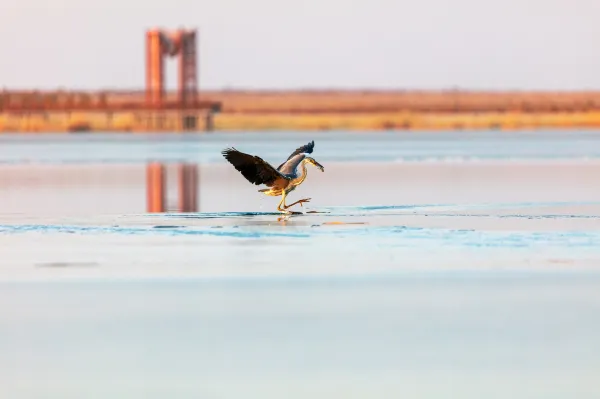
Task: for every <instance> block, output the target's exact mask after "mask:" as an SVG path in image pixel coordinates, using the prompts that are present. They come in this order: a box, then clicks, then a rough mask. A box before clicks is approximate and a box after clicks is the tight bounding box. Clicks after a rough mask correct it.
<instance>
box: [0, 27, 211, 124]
mask: <svg viewBox="0 0 600 399" xmlns="http://www.w3.org/2000/svg"><path fill="white" fill-rule="evenodd" d="M145 39H146V62H145V66H146V79H145V88H144V89H143V90H139V91H133V92H131V91H130V92H125V91H95V92H93V91H89V92H75V91H62V90H61V91H54V92H52V91H2V92H0V113H4V114H10V115H14V116H16V117H25V118H26V117H29V116H31V115H33V114H42V115H47V114H48V113H55V114H63V115H67V116H68V115H70V114H72V113H75V112H85V113H94V114H104V115H107V116H108V117H109V119H110V117H111V116H112V115H113V114H115V113H123V112H129V113H132V114H134V115H135V118H136V120H138V121H140V122H139V124H140V129H141V130H165V129H166V130H168V129H170V128H169V126H173V123H165V121H166V120H167V119H168V120H170V121H173V120H178V121H180V122H178V123H176V125H177V126H179V127H178V128H177V129H176V130H196V129H197V121H198V119H199V118H203V119H205V122H206V123H205V125H206V127H207V129H211V128H212V123H211V121H212V114H214V113H217V112H219V111H220V110H221V103H220V102H217V101H210V100H200V99H199V96H198V70H197V69H198V55H197V44H198V43H197V32H196V30H195V29H191V30H187V29H178V30H175V31H166V30H161V29H150V30H148V31H147V32H146V36H145ZM168 57H177V59H178V85H177V92H176V93H175V96H173V95H172V94H171V93H168V92H167V90H166V86H165V60H166V58H168Z"/></svg>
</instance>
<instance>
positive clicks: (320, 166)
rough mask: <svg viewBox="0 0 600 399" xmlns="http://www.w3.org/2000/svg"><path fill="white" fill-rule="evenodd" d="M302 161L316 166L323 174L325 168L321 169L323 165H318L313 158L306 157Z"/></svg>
mask: <svg viewBox="0 0 600 399" xmlns="http://www.w3.org/2000/svg"><path fill="white" fill-rule="evenodd" d="M304 161H305V162H307V163H309V164H311V165H314V166H316V167H317V168H318V169H319V170H320V171H321V172H325V168H324V167H323V165H321V164H320V163H318V162H317V161H315V159H314V158H311V157H306V158H304Z"/></svg>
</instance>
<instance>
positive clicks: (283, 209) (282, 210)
mask: <svg viewBox="0 0 600 399" xmlns="http://www.w3.org/2000/svg"><path fill="white" fill-rule="evenodd" d="M285 196H286V192H285V190H283V192H282V194H281V201H279V205H277V210H278V211H279V212H285V213H289V211H288V210H287V208H289V207H288V206H287V205H286V204H285ZM281 204H283V208H282V207H281Z"/></svg>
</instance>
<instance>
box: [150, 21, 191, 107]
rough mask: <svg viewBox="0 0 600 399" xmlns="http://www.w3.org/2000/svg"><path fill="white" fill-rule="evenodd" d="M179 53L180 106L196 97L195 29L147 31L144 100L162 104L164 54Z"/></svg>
mask: <svg viewBox="0 0 600 399" xmlns="http://www.w3.org/2000/svg"><path fill="white" fill-rule="evenodd" d="M174 56H177V57H178V64H179V68H178V72H179V73H178V75H179V82H178V90H177V101H178V102H179V104H180V106H181V108H188V107H194V106H195V105H196V100H197V90H198V79H197V69H196V68H197V57H196V30H183V29H179V30H176V31H175V32H166V31H163V30H160V29H152V30H149V31H147V32H146V101H147V103H148V104H151V105H152V106H154V107H156V108H161V106H162V104H163V103H164V99H165V73H164V69H165V68H164V65H165V63H164V59H165V57H174Z"/></svg>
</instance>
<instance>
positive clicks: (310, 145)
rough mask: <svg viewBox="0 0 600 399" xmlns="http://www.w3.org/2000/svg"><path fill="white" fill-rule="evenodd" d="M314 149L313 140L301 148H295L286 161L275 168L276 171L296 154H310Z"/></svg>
mask: <svg viewBox="0 0 600 399" xmlns="http://www.w3.org/2000/svg"><path fill="white" fill-rule="evenodd" d="M314 148H315V142H314V140H313V141H311V142H310V143H308V144H306V145H303V146H302V147H298V148H296V150H295V151H294V152H292V153H291V154H290V156H289V157H288V159H286V161H285V162H284V163H282V164H281V165H279V166H278V167H277V170H281V167H282V166H283V165H285V163H286V162H287V161H289V160H290V159H292V158H293V157H295V156H296V155H298V154H312V152H313V149H314ZM302 158H304V157H302Z"/></svg>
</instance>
